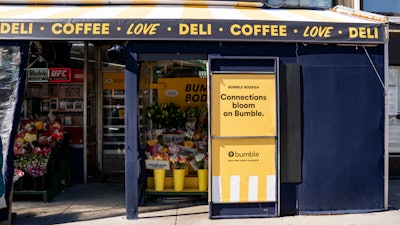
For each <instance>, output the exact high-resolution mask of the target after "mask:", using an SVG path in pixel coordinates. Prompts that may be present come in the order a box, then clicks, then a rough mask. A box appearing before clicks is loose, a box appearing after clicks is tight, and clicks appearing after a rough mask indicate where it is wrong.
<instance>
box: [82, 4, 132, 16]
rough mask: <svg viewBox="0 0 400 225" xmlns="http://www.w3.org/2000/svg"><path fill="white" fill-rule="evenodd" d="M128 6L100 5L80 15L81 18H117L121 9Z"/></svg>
mask: <svg viewBox="0 0 400 225" xmlns="http://www.w3.org/2000/svg"><path fill="white" fill-rule="evenodd" d="M127 8H128V7H126V6H110V7H99V8H93V9H91V10H88V12H87V13H85V14H82V15H81V16H79V17H80V18H90V19H95V18H96V19H101V18H115V16H116V15H118V14H119V13H120V12H121V11H123V10H125V9H127Z"/></svg>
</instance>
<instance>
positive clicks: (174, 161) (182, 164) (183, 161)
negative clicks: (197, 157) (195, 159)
mask: <svg viewBox="0 0 400 225" xmlns="http://www.w3.org/2000/svg"><path fill="white" fill-rule="evenodd" d="M169 161H170V163H171V168H172V169H186V168H187V167H188V165H189V164H188V162H189V157H188V156H186V155H182V154H174V155H170V156H169Z"/></svg>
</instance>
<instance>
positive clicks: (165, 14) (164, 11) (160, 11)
mask: <svg viewBox="0 0 400 225" xmlns="http://www.w3.org/2000/svg"><path fill="white" fill-rule="evenodd" d="M182 13H183V6H165V5H164V6H163V5H158V6H155V7H154V9H153V10H152V11H151V12H150V13H149V15H147V16H146V17H145V18H146V19H181V18H182Z"/></svg>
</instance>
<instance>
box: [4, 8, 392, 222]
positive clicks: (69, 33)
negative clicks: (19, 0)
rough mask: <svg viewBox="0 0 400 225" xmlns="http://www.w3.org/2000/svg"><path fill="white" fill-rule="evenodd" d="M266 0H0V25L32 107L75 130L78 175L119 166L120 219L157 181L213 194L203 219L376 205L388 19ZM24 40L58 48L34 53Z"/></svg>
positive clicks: (380, 194)
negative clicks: (29, 0)
mask: <svg viewBox="0 0 400 225" xmlns="http://www.w3.org/2000/svg"><path fill="white" fill-rule="evenodd" d="M81 2H83V1H81ZM71 4H73V3H71ZM82 4H83V3H82ZM262 6H263V5H262V4H260V3H259V2H254V1H253V2H252V1H249V2H241V1H240V2H236V3H234V4H233V5H231V4H229V3H227V2H225V3H222V2H218V3H215V4H209V5H205V4H202V3H199V2H196V3H187V4H184V5H180V4H178V5H174V4H172V5H171V4H169V5H168V4H166V5H162V4H161V5H144V4H133V5H120V4H119V5H117V4H116V5H3V6H1V7H0V11H1V12H2V16H1V18H0V28H1V29H0V31H1V36H0V37H1V40H2V42H4V43H10V42H11V41H14V42H17V43H21V45H25V47H26V49H25V54H22V55H21V57H22V58H24V59H25V60H26V62H27V63H26V64H21V65H22V68H26V69H25V70H20V71H21V74H20V76H21V77H23V78H24V79H25V76H26V78H27V84H28V85H27V89H26V93H29V96H33V94H34V93H32V91H38V92H40V91H42V90H46V91H45V92H46V93H45V94H44V95H40V94H39V95H36V96H35V97H37V98H39V100H38V102H39V103H37V104H36V105H37V107H36V109H37V110H38V112H46V114H48V112H47V111H51V112H54V113H58V114H59V115H58V116H59V117H61V118H62V119H61V121H63V125H66V126H69V127H70V129H72V128H74V127H80V128H79V129H78V128H77V129H75V130H71V131H70V132H69V133H74V134H76V133H78V132H81V133H82V135H81V137H82V139H79V138H78V139H77V140H76V141H77V143H74V144H76V146H75V148H74V149H75V150H74V154H76V155H77V156H80V157H81V160H82V167H81V170H83V171H84V172H83V177H82V180H83V181H85V180H86V179H87V176H88V175H90V174H92V173H95V172H96V171H99V170H100V171H102V172H103V171H104V170H105V168H106V165H121V164H123V165H124V167H122V168H121V167H120V168H110V170H109V171H114V172H115V171H121V170H122V171H125V187H126V188H125V189H126V212H127V218H128V219H137V218H138V207H139V205H140V204H142V203H143V202H144V201H145V200H146V198H147V197H149V196H152V195H160V194H161V195H163V194H165V195H167V194H168V195H171V194H172V195H173V194H176V195H203V196H204V195H205V196H208V200H209V206H210V218H235V217H271V216H281V215H293V214H317V213H343V212H346V213H349V212H358V211H378V210H384V209H387V207H388V204H387V192H388V190H387V188H388V187H387V166H386V165H387V159H388V156H387V154H388V153H387V150H386V149H387V140H386V136H385V134H386V129H387V119H386V118H387V112H386V100H385V97H384V96H385V94H386V93H387V92H386V89H387V87H386V85H385V81H386V80H387V79H386V77H385V74H386V70H387V66H386V65H387V53H386V52H387V51H386V44H387V33H386V32H387V29H386V18H385V17H381V16H378V15H374V14H363V12H352V11H351V10H348V9H346V8H343V7H336V8H334V9H330V10H317V9H314V10H310V9H271V8H265V7H262ZM27 40H29V41H27ZM34 41H37V42H39V43H40V46H41V47H42V48H41V47H37V46H36V50H38V49H40V50H44V49H45V47H44V43H51V45H52V46H53V47H52V48H54V46H57V47H58V48H57V50H55V51H56V52H57V53H58V54H57V55H62V56H63V58H65V59H67V60H66V61H61V62H57V63H55V60H53V61H52V63H54V65H57V64H58V65H61V66H54V67H49V66H42V65H39V66H34V64H33V63H39V62H43V60H41V58H40V57H42V58H46V57H44V56H43V55H40V54H37V55H35V54H33V53H34V52H35V51H33V48H32V46H34V45H33V44H32V43H35V42H34ZM114 44H115V45H114ZM27 46H29V47H30V53H29V54H27V53H26V52H28V49H27ZM79 46H81V47H82V48H83V49H84V51H83V53H84V54H82V55H81V57H73V56H72V55H71V54H72V53H73V52H74V51H73V50H77V49H79ZM110 46H113V47H112V48H111V49H108V48H109V47H110ZM54 49H56V48H54ZM89 49H93V51H94V52H96V51H97V52H98V53H100V52H102V50H106V51H103V52H106V53H107V54H106V56H107V57H106V58H108V61H113V63H116V64H107V68H105V66H104V64H103V62H105V60H103V57H102V54H93V55H92V54H91V51H89ZM107 49H108V51H107ZM44 52H45V51H42V53H44ZM68 52H69V53H70V54H65V55H63V53H68ZM25 55H26V56H25ZM28 55H29V57H31V58H29V59H28ZM32 56H36V58H35V59H34V60H32ZM72 58H74V61H72V60H70V59H72ZM66 62H67V63H66ZM78 62H80V63H78ZM75 63H76V64H75ZM120 65H122V66H123V67H122V68H123V70H121V67H120ZM35 68H39V69H41V68H48V70H46V71H49V72H48V74H49V75H48V76H47V75H46V77H47V80H45V81H43V80H42V81H41V82H39V80H38V79H40V77H41V76H42V75H43V74H46V73H44V72H42V71H41V70H33V69H35ZM61 68H64V70H62V69H61ZM22 71H28V72H29V71H32V73H31V75H32V76H30V75H28V74H25V73H24V72H22ZM52 71H53V72H52ZM65 71H67V72H65ZM66 74H68V75H66ZM30 78H32V79H36V80H30ZM49 78H52V79H53V78H54V79H53V81H52V82H51V81H50V80H49ZM22 80H23V79H22ZM32 81H34V82H32ZM65 84H67V85H65ZM53 85H54V86H55V88H52V86H53ZM30 86H31V87H30ZM32 86H34V87H36V89H32ZM44 86H46V87H45V88H44ZM50 89H51V90H52V91H51V94H52V96H45V95H49V93H50V92H49V90H50ZM35 94H37V93H35ZM32 99H33V98H32ZM36 100H37V99H35V101H36ZM35 101H31V103H32V102H33V103H34V102H35ZM27 105H28V106H29V104H28V103H27ZM33 105H35V103H34V104H33ZM31 106H32V105H31ZM43 107H45V108H44V109H43ZM46 107H47V108H46ZM28 108H30V109H31V110H32V109H33V108H35V107H28ZM46 109H47V110H46ZM27 111H29V110H27ZM27 114H29V112H27ZM76 130H79V131H76ZM106 139H107V140H106ZM106 142H110V143H106ZM106 145H107V147H106ZM80 147H81V149H80ZM77 158H79V157H77ZM77 158H75V159H77ZM207 159H209V161H208V162H207ZM107 160H109V161H108V162H106V161H107ZM182 164H183V165H182ZM139 168H140V169H139ZM174 168H187V170H186V172H185V173H186V178H184V179H185V180H184V181H183V182H181V184H182V185H183V186H181V188H180V189H179V188H177V187H178V184H177V183H174V177H176V176H174V174H175V172H173V169H174ZM200 169H208V172H207V173H208V178H207V179H205V180H206V181H207V182H208V184H206V185H205V186H206V187H207V188H205V187H204V186H203V185H201V184H200V183H201V182H200V179H199V178H200V175H198V174H197V172H198V171H199V170H200ZM77 170H78V171H79V168H77ZM159 174H162V177H163V178H164V184H163V185H161V186H159V184H160V183H159V182H158V181H156V177H157V178H158V175H159ZM157 180H158V179H157ZM176 182H178V181H176ZM340 199H342V200H340ZM349 199H351V201H349Z"/></svg>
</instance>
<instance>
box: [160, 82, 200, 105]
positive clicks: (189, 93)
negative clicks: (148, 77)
mask: <svg viewBox="0 0 400 225" xmlns="http://www.w3.org/2000/svg"><path fill="white" fill-rule="evenodd" d="M157 82H158V84H159V88H158V102H159V103H170V102H173V103H175V104H176V105H178V106H180V107H182V108H184V107H186V106H188V105H190V106H197V105H204V104H206V103H207V79H206V78H199V77H191V78H159V79H158V81H157Z"/></svg>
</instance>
